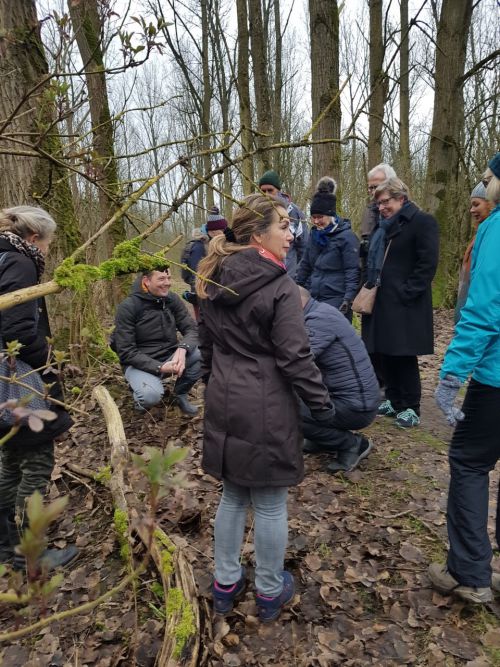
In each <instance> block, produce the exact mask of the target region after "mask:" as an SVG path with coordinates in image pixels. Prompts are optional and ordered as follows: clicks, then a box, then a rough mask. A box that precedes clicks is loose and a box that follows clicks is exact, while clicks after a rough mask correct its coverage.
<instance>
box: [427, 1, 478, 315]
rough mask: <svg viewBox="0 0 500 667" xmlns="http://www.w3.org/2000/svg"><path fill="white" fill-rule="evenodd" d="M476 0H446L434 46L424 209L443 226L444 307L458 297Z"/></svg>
mask: <svg viewBox="0 0 500 667" xmlns="http://www.w3.org/2000/svg"><path fill="white" fill-rule="evenodd" d="M472 5H473V0H443V4H442V7H441V15H440V18H439V24H438V31H437V41H436V64H435V74H434V82H435V95H434V113H433V118H432V130H431V139H430V144H429V157H428V165H427V177H426V184H425V199H424V204H425V207H426V209H427V210H428V211H430V212H431V213H432V214H433V215H434V216H435V217H436V218H437V221H438V223H439V228H440V233H441V258H440V263H439V269H438V274H437V277H436V280H435V287H436V290H435V292H437V298H438V301H439V302H440V304H443V305H449V304H450V303H451V302H453V301H454V298H455V287H456V285H455V283H456V277H455V276H456V271H457V270H458V263H459V256H460V251H461V249H460V248H458V247H457V245H458V244H457V240H456V239H457V238H459V233H458V230H456V229H455V226H456V225H455V215H454V206H453V202H454V201H455V198H456V196H457V191H458V189H459V187H460V186H459V183H458V177H459V162H460V151H461V147H460V141H461V139H460V137H461V133H462V129H463V125H464V100H463V80H462V76H463V74H464V67H465V56H466V50H467V39H468V34H469V28H470V22H471V16H472Z"/></svg>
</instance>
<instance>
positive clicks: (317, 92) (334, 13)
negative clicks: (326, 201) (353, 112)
mask: <svg viewBox="0 0 500 667" xmlns="http://www.w3.org/2000/svg"><path fill="white" fill-rule="evenodd" d="M309 21H310V27H309V31H310V42H311V98H312V116H313V124H315V123H316V121H317V119H318V117H319V116H320V114H322V113H323V112H324V111H325V109H326V108H327V107H329V110H328V111H327V113H325V114H324V116H323V118H322V119H321V121H320V122H319V123H318V124H317V125H316V126H314V125H313V127H314V129H313V133H312V138H313V140H318V139H337V140H338V139H339V138H340V99H337V101H336V102H335V103H334V104H333V105H332V100H333V99H334V98H335V97H336V96H337V97H338V94H339V12H338V6H337V1H336V0H309ZM325 175H329V176H333V177H334V178H335V179H336V180H337V181H338V179H339V176H340V145H339V144H338V143H331V144H320V145H316V146H313V150H312V178H313V183H316V181H317V180H318V179H319V178H320V177H321V176H325Z"/></svg>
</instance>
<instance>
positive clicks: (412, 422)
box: [394, 408, 420, 428]
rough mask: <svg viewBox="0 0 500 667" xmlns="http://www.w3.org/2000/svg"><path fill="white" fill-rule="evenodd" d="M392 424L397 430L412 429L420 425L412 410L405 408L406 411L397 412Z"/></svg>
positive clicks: (418, 418)
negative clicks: (397, 427)
mask: <svg viewBox="0 0 500 667" xmlns="http://www.w3.org/2000/svg"><path fill="white" fill-rule="evenodd" d="M394 423H395V424H396V426H399V428H413V427H414V426H418V425H419V424H420V417H419V416H418V415H417V413H416V412H415V410H413V409H412V408H406V410H403V411H402V412H398V414H397V415H396V421H395V422H394Z"/></svg>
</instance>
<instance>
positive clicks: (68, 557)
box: [7, 518, 79, 572]
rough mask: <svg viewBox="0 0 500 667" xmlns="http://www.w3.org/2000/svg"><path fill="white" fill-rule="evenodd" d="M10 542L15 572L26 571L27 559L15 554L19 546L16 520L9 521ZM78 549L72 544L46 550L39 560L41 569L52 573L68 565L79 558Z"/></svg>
mask: <svg viewBox="0 0 500 667" xmlns="http://www.w3.org/2000/svg"><path fill="white" fill-rule="evenodd" d="M7 526H8V531H9V532H8V534H9V541H10V544H11V547H12V551H13V559H12V560H13V565H12V566H13V568H14V570H25V569H26V559H25V557H24V556H23V555H22V554H18V553H15V549H16V546H17V545H18V544H19V532H18V528H17V524H16V521H15V519H14V518H10V519H8V521H7ZM78 553H79V551H78V549H77V548H76V547H75V546H74V545H73V544H71V545H70V546H68V547H66V548H65V549H45V551H44V552H43V553H42V555H41V556H40V558H39V560H38V564H39V566H40V568H39V569H41V570H45V571H46V572H51V571H52V570H55V569H57V568H58V567H64V566H65V565H68V564H69V563H71V561H73V560H74V559H75V558H76V557H77V556H78Z"/></svg>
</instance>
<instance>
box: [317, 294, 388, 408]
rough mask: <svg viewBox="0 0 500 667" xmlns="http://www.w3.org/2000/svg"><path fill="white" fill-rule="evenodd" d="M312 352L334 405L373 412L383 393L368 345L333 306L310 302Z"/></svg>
mask: <svg viewBox="0 0 500 667" xmlns="http://www.w3.org/2000/svg"><path fill="white" fill-rule="evenodd" d="M304 319H305V323H306V329H307V332H308V334H309V343H310V345H311V352H312V353H313V355H314V361H315V363H316V366H317V367H318V368H319V370H320V371H321V375H322V376H323V382H324V383H325V385H326V387H327V389H328V391H329V393H330V396H331V397H332V400H333V402H334V403H337V404H338V403H342V404H344V405H345V406H346V407H348V408H350V409H351V410H354V411H359V412H365V411H366V412H370V411H372V410H376V408H377V407H378V405H379V403H380V390H379V385H378V381H377V378H376V376H375V372H374V370H373V366H372V363H371V361H370V357H369V356H368V352H367V351H366V348H365V345H364V343H363V341H362V340H361V338H360V337H359V336H358V334H357V333H356V332H355V330H354V328H353V327H352V326H351V324H349V322H348V320H347V319H346V318H345V317H344V316H343V315H342V313H340V312H339V311H338V310H337V309H336V308H334V307H333V306H330V305H328V304H327V303H320V302H319V301H316V300H315V299H309V301H308V302H307V304H306V306H305V308H304Z"/></svg>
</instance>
